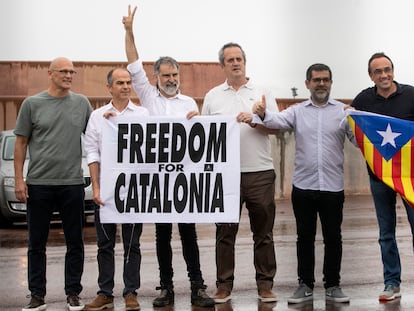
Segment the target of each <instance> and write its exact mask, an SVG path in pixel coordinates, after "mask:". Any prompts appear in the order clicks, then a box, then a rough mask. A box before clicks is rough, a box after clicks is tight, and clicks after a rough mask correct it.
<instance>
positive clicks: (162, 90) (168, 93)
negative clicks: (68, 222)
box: [122, 6, 214, 307]
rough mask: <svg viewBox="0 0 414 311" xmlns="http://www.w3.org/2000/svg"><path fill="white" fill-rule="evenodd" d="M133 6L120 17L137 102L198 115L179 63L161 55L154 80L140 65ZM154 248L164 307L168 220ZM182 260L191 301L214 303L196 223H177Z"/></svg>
mask: <svg viewBox="0 0 414 311" xmlns="http://www.w3.org/2000/svg"><path fill="white" fill-rule="evenodd" d="M136 9H137V8H136V7H135V8H134V10H133V11H131V7H130V6H129V7H128V16H124V17H123V20H122V22H123V24H124V27H125V49H126V54H127V58H128V63H129V65H128V67H127V69H128V70H129V72H130V73H131V77H132V86H133V88H134V90H135V92H136V93H137V95H138V97H139V100H140V103H141V104H142V105H143V106H144V107H146V108H147V109H148V110H149V112H150V115H153V116H181V117H184V116H186V117H187V119H190V118H191V117H193V116H195V115H198V114H199V112H198V106H197V104H196V102H195V101H194V99H192V98H191V97H188V96H185V95H183V94H181V93H180V90H179V89H180V73H179V65H178V63H177V61H176V60H174V59H173V58H171V57H161V58H159V59H158V60H157V61H156V62H155V64H154V75H155V76H156V77H157V84H156V86H153V85H151V84H150V82H149V80H148V77H147V75H146V73H145V71H144V68H143V66H142V61H141V59H140V58H139V55H138V51H137V49H136V46H135V42H134V33H133V20H134V15H135V12H136ZM155 226H156V249H157V258H158V264H159V269H160V287H159V288H157V289H161V293H160V295H159V296H158V297H157V298H155V299H154V301H153V305H154V306H155V307H163V306H167V305H172V304H173V303H174V291H173V280H172V278H173V267H172V249H171V235H172V224H171V223H157V224H156V225H155ZM178 230H179V232H180V237H181V243H182V248H183V256H184V260H185V262H186V264H187V271H188V276H189V278H190V282H191V303H192V304H194V305H197V306H200V307H211V306H214V300H213V299H212V298H210V297H209V296H208V295H207V293H206V291H205V289H206V286H205V285H204V280H203V276H202V273H201V270H200V253H199V248H198V243H197V233H196V228H195V224H194V223H191V224H188V223H179V224H178Z"/></svg>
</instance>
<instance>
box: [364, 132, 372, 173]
mask: <svg viewBox="0 0 414 311" xmlns="http://www.w3.org/2000/svg"><path fill="white" fill-rule="evenodd" d="M364 158H365V160H366V161H367V163H368V165H369V167H370V168H371V171H374V145H373V144H372V143H371V142H370V141H369V139H368V137H367V136H366V135H364Z"/></svg>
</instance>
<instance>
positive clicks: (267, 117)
mask: <svg viewBox="0 0 414 311" xmlns="http://www.w3.org/2000/svg"><path fill="white" fill-rule="evenodd" d="M305 84H306V87H307V89H309V91H310V94H311V96H310V99H308V100H306V101H304V102H302V103H298V104H296V105H293V106H290V107H289V108H287V109H285V110H283V111H281V112H279V113H272V112H270V111H268V110H267V109H266V102H265V100H262V101H261V102H258V103H256V104H255V106H254V107H253V113H255V115H253V116H252V115H251V114H246V113H242V114H239V115H238V117H237V119H238V120H239V121H240V122H245V123H251V124H263V125H265V126H266V127H269V128H277V129H293V131H294V133H295V139H296V152H295V172H294V176H293V187H292V205H293V211H294V214H295V218H296V228H297V243H296V246H297V261H298V268H297V271H298V280H299V287H298V288H297V290H296V291H295V292H294V294H293V295H292V296H291V297H289V298H288V303H301V302H304V301H308V300H312V299H313V288H314V282H315V276H314V270H315V235H316V228H317V217H318V214H319V219H320V222H321V226H322V234H323V241H324V245H325V254H324V264H323V282H324V287H325V298H326V300H327V301H333V302H349V297H347V296H346V295H345V294H344V293H343V292H342V290H341V288H340V287H339V284H340V270H341V260H342V236H341V224H342V217H343V214H342V210H343V203H344V170H343V163H344V152H343V149H344V143H345V137H348V139H349V140H350V141H351V142H352V143H353V144H354V145H355V146H356V141H355V137H354V135H353V133H352V130H351V129H350V127H349V124H348V122H346V121H344V118H345V112H344V110H345V108H346V105H345V104H343V103H341V102H338V101H336V100H334V99H332V98H330V90H331V86H332V72H331V70H330V68H329V67H328V66H326V65H324V64H314V65H311V66H310V67H309V68H308V70H307V72H306V80H305Z"/></svg>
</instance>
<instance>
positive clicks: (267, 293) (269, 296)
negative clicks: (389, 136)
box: [259, 289, 277, 302]
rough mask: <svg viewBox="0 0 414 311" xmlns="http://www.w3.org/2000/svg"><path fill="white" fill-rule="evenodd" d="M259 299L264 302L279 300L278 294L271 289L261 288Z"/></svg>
mask: <svg viewBox="0 0 414 311" xmlns="http://www.w3.org/2000/svg"><path fill="white" fill-rule="evenodd" d="M259 299H260V300H261V301H262V302H275V301H277V298H276V294H275V293H273V292H272V290H271V289H259Z"/></svg>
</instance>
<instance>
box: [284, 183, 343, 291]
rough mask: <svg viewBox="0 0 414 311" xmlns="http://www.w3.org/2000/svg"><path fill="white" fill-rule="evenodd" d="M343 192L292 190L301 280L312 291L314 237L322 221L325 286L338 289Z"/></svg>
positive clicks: (313, 280) (313, 278)
mask: <svg viewBox="0 0 414 311" xmlns="http://www.w3.org/2000/svg"><path fill="white" fill-rule="evenodd" d="M343 203H344V192H343V191H339V192H329V191H318V190H302V189H299V188H296V187H293V190H292V205H293V211H294V213H295V218H296V230H297V243H296V248H297V260H298V277H299V281H302V282H303V283H305V284H306V285H307V286H309V287H310V288H313V286H314V283H315V275H314V269H315V235H316V228H317V217H318V214H319V218H320V221H321V227H322V235H323V243H324V245H325V254H324V261H323V275H324V278H323V281H324V287H325V288H329V287H332V286H338V285H339V283H340V270H341V260H342V235H341V225H342V210H343Z"/></svg>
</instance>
